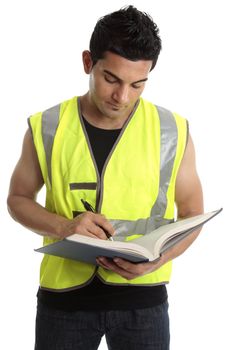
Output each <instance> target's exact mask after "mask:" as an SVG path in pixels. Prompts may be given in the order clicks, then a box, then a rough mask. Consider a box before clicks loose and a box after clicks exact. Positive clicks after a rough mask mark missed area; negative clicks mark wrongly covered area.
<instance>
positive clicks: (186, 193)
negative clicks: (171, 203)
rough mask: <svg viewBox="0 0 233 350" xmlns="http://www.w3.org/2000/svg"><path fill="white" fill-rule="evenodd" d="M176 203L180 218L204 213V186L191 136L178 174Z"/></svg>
mask: <svg viewBox="0 0 233 350" xmlns="http://www.w3.org/2000/svg"><path fill="white" fill-rule="evenodd" d="M175 201H176V205H177V210H178V217H180V218H182V217H187V216H193V215H198V214H200V213H202V212H203V195H202V186H201V182H200V179H199V176H198V173H197V169H196V160H195V149H194V145H193V141H192V138H191V136H190V135H189V140H188V143H187V147H186V150H185V154H184V157H183V159H182V162H181V165H180V168H179V171H178V174H177V179H176V189H175Z"/></svg>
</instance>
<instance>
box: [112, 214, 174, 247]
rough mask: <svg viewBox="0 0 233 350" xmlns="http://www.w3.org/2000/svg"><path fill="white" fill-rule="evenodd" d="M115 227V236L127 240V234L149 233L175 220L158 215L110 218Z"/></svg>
mask: <svg viewBox="0 0 233 350" xmlns="http://www.w3.org/2000/svg"><path fill="white" fill-rule="evenodd" d="M109 221H110V223H111V224H112V226H113V227H114V229H115V234H114V237H115V238H117V240H118V238H119V241H120V240H125V237H126V236H131V235H135V234H141V235H142V234H143V235H144V234H147V233H149V232H151V231H153V230H155V229H156V228H158V227H160V226H162V225H166V224H169V223H171V222H173V221H174V220H167V219H163V218H159V217H157V216H150V217H149V218H147V219H138V220H135V221H130V220H109Z"/></svg>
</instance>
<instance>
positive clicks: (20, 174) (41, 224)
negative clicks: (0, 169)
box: [7, 130, 114, 239]
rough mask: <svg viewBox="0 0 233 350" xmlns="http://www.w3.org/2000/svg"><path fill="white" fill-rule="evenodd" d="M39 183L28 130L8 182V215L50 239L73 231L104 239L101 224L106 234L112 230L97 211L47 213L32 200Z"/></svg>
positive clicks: (41, 180)
mask: <svg viewBox="0 0 233 350" xmlns="http://www.w3.org/2000/svg"><path fill="white" fill-rule="evenodd" d="M43 185H44V181H43V177H42V174H41V170H40V166H39V162H38V158H37V154H36V150H35V147H34V144H33V140H32V135H31V132H30V130H28V131H27V132H26V134H25V137H24V141H23V148H22V154H21V157H20V159H19V161H18V163H17V165H16V167H15V170H14V172H13V174H12V178H11V182H10V189H9V195H8V199H7V204H8V210H9V213H10V214H11V216H12V217H13V218H14V219H15V220H16V221H18V222H19V223H21V224H22V225H24V226H25V227H27V228H29V229H30V230H32V231H34V232H36V233H39V234H41V235H44V236H51V237H54V238H63V237H66V236H69V235H71V234H73V233H76V232H77V233H80V234H83V235H88V236H97V237H99V238H102V239H106V235H105V233H104V231H103V230H102V229H101V227H103V228H104V229H105V230H107V231H108V232H109V233H110V234H113V233H114V230H113V228H112V226H111V225H110V223H109V222H108V221H107V220H106V219H105V217H104V216H103V215H100V214H94V213H90V212H88V213H83V214H81V215H80V216H78V217H77V218H75V219H73V220H68V219H66V218H64V217H62V216H59V215H57V214H54V213H50V212H49V211H48V210H46V209H45V208H44V207H42V206H41V205H40V204H38V203H37V202H36V197H37V194H38V192H39V191H40V189H41V188H42V186H43Z"/></svg>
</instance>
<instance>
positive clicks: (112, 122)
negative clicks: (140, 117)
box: [79, 93, 132, 130]
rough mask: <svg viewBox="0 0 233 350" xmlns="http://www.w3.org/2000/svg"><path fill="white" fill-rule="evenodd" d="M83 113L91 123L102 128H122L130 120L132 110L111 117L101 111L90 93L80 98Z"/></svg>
mask: <svg viewBox="0 0 233 350" xmlns="http://www.w3.org/2000/svg"><path fill="white" fill-rule="evenodd" d="M79 101H80V107H81V112H82V115H83V116H84V117H85V119H86V120H87V121H88V123H90V124H91V125H93V126H95V127H97V128H102V129H106V130H107V129H109V130H111V129H121V128H122V127H123V126H124V124H125V122H126V121H127V120H128V118H129V116H130V115H131V112H132V111H130V113H129V112H127V113H126V114H125V115H118V116H116V117H110V116H108V115H104V114H103V113H101V112H100V111H99V110H98V108H97V107H96V105H95V104H94V103H93V102H92V101H91V98H90V96H89V94H88V93H86V94H85V95H83V96H81V97H80V98H79Z"/></svg>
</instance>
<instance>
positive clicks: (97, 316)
mask: <svg viewBox="0 0 233 350" xmlns="http://www.w3.org/2000/svg"><path fill="white" fill-rule="evenodd" d="M103 335H105V337H106V342H107V345H108V349H110V350H152V349H153V350H169V340H170V334H169V317H168V303H167V302H165V303H163V304H161V305H158V306H155V307H152V308H146V309H137V310H111V311H93V312H92V311H74V312H64V311H60V310H54V309H50V308H48V307H46V306H45V305H43V304H41V303H38V307H37V317H36V344H35V350H95V349H98V346H99V344H100V341H101V338H102V336H103Z"/></svg>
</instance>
